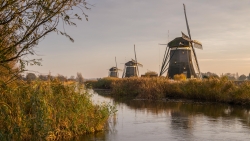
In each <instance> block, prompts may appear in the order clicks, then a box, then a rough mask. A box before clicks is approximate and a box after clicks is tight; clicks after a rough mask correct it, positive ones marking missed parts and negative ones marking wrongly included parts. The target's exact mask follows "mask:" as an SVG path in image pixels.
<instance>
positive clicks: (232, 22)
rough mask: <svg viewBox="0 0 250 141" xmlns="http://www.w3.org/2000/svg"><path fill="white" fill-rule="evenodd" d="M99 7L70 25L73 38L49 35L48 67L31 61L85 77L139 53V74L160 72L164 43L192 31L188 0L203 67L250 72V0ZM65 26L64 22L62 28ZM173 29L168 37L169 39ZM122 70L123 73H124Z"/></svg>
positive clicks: (40, 49) (142, 1)
mask: <svg viewBox="0 0 250 141" xmlns="http://www.w3.org/2000/svg"><path fill="white" fill-rule="evenodd" d="M89 3H90V4H93V5H94V6H92V7H91V10H85V12H86V14H87V15H88V16H89V21H85V20H84V19H83V20H82V21H76V23H77V27H73V26H72V27H69V26H67V27H65V30H66V32H67V33H68V34H69V35H70V36H71V37H73V38H74V40H75V42H74V43H72V42H70V41H69V40H68V39H67V38H65V37H64V36H61V35H57V34H56V33H52V34H50V35H48V36H46V37H45V39H44V40H42V41H41V42H40V43H39V44H38V46H37V47H36V48H35V51H36V53H37V56H28V58H29V59H32V58H42V59H43V61H42V65H43V66H28V67H27V68H28V69H29V70H31V71H35V72H39V73H41V74H48V73H49V72H51V74H52V75H57V74H61V75H64V76H68V77H70V76H72V75H73V76H76V73H77V72H81V73H82V75H83V77H85V78H100V77H106V76H108V69H109V68H111V67H113V66H115V57H116V58H117V62H118V67H119V68H120V69H123V67H124V64H122V63H125V62H126V61H129V60H130V59H131V58H134V50H133V46H134V44H135V46H136V52H137V60H138V62H140V63H141V64H143V67H142V68H139V69H140V74H144V73H145V72H147V71H148V70H150V71H155V72H157V73H159V65H160V64H161V63H162V59H163V55H164V51H165V46H160V45H158V44H159V43H167V42H168V41H171V40H173V39H174V38H175V37H180V36H181V32H184V33H186V34H187V29H186V23H185V19H184V12H183V3H185V5H186V11H187V17H188V22H189V27H190V30H191V35H192V39H195V40H198V41H200V42H201V43H202V44H203V50H198V49H196V54H197V57H198V62H199V65H200V70H201V72H208V71H210V72H213V73H216V74H218V75H221V74H222V73H237V72H238V74H239V75H241V74H245V75H248V74H249V73H250V65H249V64H250V57H249V53H250V48H249V46H248V38H249V37H250V32H249V31H250V27H249V26H248V24H249V23H250V16H248V13H250V8H249V5H250V1H248V0H242V1H240V2H239V1H233V0H220V1H199V0H191V1H185V0H180V1H174V0H168V1H165V0H159V1H157V2H155V1H150V0H138V1H132V0H126V1H125V0H119V1H115V0H105V1H102V0H92V1H89ZM59 28H60V27H59ZM168 31H169V39H168ZM121 74H122V72H120V77H121Z"/></svg>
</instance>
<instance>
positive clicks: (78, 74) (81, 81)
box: [76, 72, 84, 84]
mask: <svg viewBox="0 0 250 141" xmlns="http://www.w3.org/2000/svg"><path fill="white" fill-rule="evenodd" d="M76 81H77V82H78V83H79V84H83V82H84V78H83V76H82V74H81V73H80V72H78V73H77V74H76Z"/></svg>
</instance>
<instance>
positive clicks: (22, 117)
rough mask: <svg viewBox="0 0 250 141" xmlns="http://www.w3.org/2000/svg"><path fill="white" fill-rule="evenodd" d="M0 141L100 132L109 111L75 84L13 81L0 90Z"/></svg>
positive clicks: (59, 138) (66, 138)
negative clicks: (94, 102)
mask: <svg viewBox="0 0 250 141" xmlns="http://www.w3.org/2000/svg"><path fill="white" fill-rule="evenodd" d="M0 92H1V93H0V140H1V141H5V140H69V139H72V138H77V137H78V136H81V135H83V134H87V133H93V132H97V131H101V130H103V129H104V128H105V124H106V122H107V120H108V118H109V116H110V114H111V113H112V112H113V110H114V108H113V107H112V106H110V105H109V104H105V103H103V104H101V105H94V104H93V103H92V101H91V100H90V95H89V94H88V93H86V92H85V91H84V90H83V89H82V88H81V87H80V86H79V85H77V84H76V83H70V84H64V83H63V82H60V81H58V80H53V81H45V82H44V81H33V82H30V83H26V82H14V83H12V84H11V85H10V86H8V87H4V88H3V87H1V88H0Z"/></svg>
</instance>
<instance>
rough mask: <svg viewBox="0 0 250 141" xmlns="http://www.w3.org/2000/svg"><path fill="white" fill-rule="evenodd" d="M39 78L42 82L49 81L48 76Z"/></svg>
mask: <svg viewBox="0 0 250 141" xmlns="http://www.w3.org/2000/svg"><path fill="white" fill-rule="evenodd" d="M38 78H39V79H40V80H43V81H46V80H48V76H47V75H39V76H38Z"/></svg>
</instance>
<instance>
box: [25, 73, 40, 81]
mask: <svg viewBox="0 0 250 141" xmlns="http://www.w3.org/2000/svg"><path fill="white" fill-rule="evenodd" d="M36 78H37V77H36V75H35V74H34V73H28V74H27V75H26V80H27V81H33V80H36Z"/></svg>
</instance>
